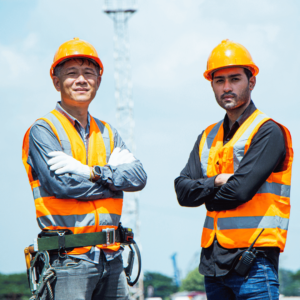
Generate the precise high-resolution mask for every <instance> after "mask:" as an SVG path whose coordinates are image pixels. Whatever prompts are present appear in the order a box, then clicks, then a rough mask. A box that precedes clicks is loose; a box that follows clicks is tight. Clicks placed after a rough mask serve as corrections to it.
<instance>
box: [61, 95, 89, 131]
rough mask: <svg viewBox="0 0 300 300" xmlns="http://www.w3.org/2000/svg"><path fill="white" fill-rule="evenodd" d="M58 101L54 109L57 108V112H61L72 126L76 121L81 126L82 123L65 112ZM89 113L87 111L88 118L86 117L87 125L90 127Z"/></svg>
mask: <svg viewBox="0 0 300 300" xmlns="http://www.w3.org/2000/svg"><path fill="white" fill-rule="evenodd" d="M60 103H61V102H60V101H58V102H57V103H56V106H55V110H57V111H58V112H60V113H61V114H63V115H64V116H65V117H66V118H67V119H68V120H69V121H70V122H71V123H72V124H73V126H75V124H76V122H77V123H78V124H79V125H80V126H81V127H82V125H81V124H80V122H79V121H78V120H77V119H76V118H74V117H73V116H71V115H70V114H69V113H68V112H66V111H65V110H64V109H63V108H62V107H61V105H60ZM90 119H91V117H90V114H89V112H88V118H87V127H90Z"/></svg>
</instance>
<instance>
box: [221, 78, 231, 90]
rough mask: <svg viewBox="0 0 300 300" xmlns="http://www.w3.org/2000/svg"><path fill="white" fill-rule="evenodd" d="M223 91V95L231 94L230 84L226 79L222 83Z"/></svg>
mask: <svg viewBox="0 0 300 300" xmlns="http://www.w3.org/2000/svg"><path fill="white" fill-rule="evenodd" d="M223 90H224V92H225V93H229V92H232V87H231V84H230V82H229V80H228V79H226V80H225V82H224V87H223Z"/></svg>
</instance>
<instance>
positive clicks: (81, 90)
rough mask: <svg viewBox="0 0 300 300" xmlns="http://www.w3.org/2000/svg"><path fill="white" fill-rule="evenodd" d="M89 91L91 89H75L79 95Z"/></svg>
mask: <svg viewBox="0 0 300 300" xmlns="http://www.w3.org/2000/svg"><path fill="white" fill-rule="evenodd" d="M88 91H89V89H85V88H77V89H74V92H77V93H86V92H88Z"/></svg>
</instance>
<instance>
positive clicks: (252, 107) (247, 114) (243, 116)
mask: <svg viewBox="0 0 300 300" xmlns="http://www.w3.org/2000/svg"><path fill="white" fill-rule="evenodd" d="M255 110H256V106H255V104H254V103H253V101H252V100H251V101H250V104H249V105H248V106H247V108H246V109H245V110H244V112H243V113H242V114H241V115H240V116H239V118H238V119H237V120H236V121H235V122H234V124H237V125H238V127H239V126H241V125H242V124H243V123H244V122H245V121H246V120H247V119H248V118H249V117H250V116H251V115H252V114H253V112H254V111H255ZM227 127H228V129H229V119H228V116H227V114H226V115H225V118H224V129H225V128H227Z"/></svg>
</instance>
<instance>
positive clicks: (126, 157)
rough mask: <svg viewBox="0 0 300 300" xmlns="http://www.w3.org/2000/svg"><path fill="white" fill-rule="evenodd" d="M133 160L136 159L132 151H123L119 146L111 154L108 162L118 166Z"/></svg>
mask: <svg viewBox="0 0 300 300" xmlns="http://www.w3.org/2000/svg"><path fill="white" fill-rule="evenodd" d="M133 161H135V157H134V156H133V154H132V153H130V152H129V151H128V150H127V149H124V150H122V151H121V148H119V147H117V148H115V149H114V151H113V152H112V154H111V155H110V157H109V160H108V163H107V164H108V165H110V166H114V167H116V166H118V165H122V164H129V163H131V162H133Z"/></svg>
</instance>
